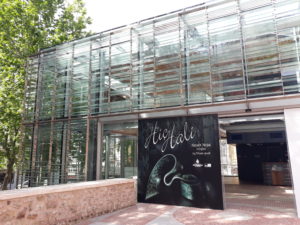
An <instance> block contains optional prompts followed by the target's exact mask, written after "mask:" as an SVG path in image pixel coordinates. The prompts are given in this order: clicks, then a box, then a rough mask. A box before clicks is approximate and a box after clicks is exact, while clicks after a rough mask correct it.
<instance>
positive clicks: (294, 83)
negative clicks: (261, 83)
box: [276, 0, 300, 94]
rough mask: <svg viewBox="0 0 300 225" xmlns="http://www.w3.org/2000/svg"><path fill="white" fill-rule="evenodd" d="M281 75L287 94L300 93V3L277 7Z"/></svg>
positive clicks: (287, 3) (294, 0)
mask: <svg viewBox="0 0 300 225" xmlns="http://www.w3.org/2000/svg"><path fill="white" fill-rule="evenodd" d="M276 13H277V15H276V18H278V20H277V27H278V28H277V29H278V39H279V40H278V45H279V55H280V59H281V75H282V80H283V86H284V92H285V94H290V93H298V92H299V91H300V26H299V24H300V16H299V15H300V2H299V1H298V0H292V1H280V2H278V3H277V5H276Z"/></svg>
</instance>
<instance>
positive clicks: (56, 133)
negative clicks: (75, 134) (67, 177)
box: [49, 122, 66, 184]
mask: <svg viewBox="0 0 300 225" xmlns="http://www.w3.org/2000/svg"><path fill="white" fill-rule="evenodd" d="M64 135H66V126H65V124H64V123H61V122H58V123H54V126H53V143H52V156H51V170H50V172H51V176H50V180H49V183H50V184H59V183H61V182H62V181H61V171H62V170H61V169H62V151H63V137H64Z"/></svg>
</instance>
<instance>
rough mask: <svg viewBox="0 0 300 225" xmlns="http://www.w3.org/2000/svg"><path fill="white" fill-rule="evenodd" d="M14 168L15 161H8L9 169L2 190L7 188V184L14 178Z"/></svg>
mask: <svg viewBox="0 0 300 225" xmlns="http://www.w3.org/2000/svg"><path fill="white" fill-rule="evenodd" d="M13 168H14V162H9V163H7V170H6V174H5V177H4V181H3V185H2V190H7V186H8V184H9V183H10V182H11V180H12V176H13Z"/></svg>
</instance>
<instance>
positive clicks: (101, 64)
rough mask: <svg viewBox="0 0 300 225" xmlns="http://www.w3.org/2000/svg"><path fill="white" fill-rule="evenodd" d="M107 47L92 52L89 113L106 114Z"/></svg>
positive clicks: (107, 90)
mask: <svg viewBox="0 0 300 225" xmlns="http://www.w3.org/2000/svg"><path fill="white" fill-rule="evenodd" d="M109 62H110V59H109V47H104V48H100V49H96V50H93V51H92V62H91V64H92V68H91V70H92V81H91V87H90V89H91V113H92V114H98V113H107V112H108V95H109Z"/></svg>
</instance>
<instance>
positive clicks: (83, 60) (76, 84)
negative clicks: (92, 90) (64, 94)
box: [71, 42, 90, 116]
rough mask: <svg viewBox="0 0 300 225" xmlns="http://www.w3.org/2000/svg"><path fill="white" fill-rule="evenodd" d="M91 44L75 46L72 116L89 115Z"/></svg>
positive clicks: (85, 43)
mask: <svg viewBox="0 0 300 225" xmlns="http://www.w3.org/2000/svg"><path fill="white" fill-rule="evenodd" d="M89 62H90V42H84V43H81V44H77V45H75V46H74V59H73V68H72V69H73V71H72V91H71V93H72V116H78V115H87V114H88V84H89V82H88V80H89V65H90V63H89Z"/></svg>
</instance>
